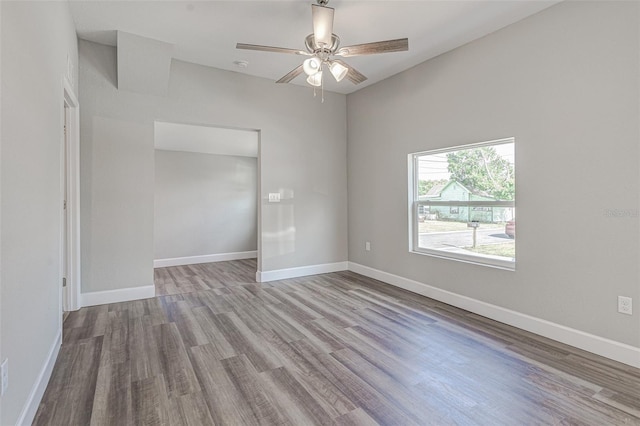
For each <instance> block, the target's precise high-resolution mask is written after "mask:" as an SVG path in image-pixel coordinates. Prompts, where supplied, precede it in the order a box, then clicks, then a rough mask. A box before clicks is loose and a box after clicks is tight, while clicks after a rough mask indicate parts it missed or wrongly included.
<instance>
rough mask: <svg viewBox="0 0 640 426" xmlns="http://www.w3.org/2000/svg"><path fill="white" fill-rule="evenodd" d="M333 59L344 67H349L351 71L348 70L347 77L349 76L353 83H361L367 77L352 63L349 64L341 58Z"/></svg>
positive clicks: (348, 78)
mask: <svg viewBox="0 0 640 426" xmlns="http://www.w3.org/2000/svg"><path fill="white" fill-rule="evenodd" d="M333 61H334V62H337V63H339V64H340V65H342V66H343V67H346V68H349V72H347V76H346V77H347V80H349V81H350V82H352V83H353V84H360V83H362V82H363V81H365V80H366V79H367V77H366V76H365V75H364V74H362V73H361V72H360V71H358V70H357V69H355V68H354V67H352V66H351V65H349V64H347V63H346V62H344V61H341V60H340V59H334V60H333Z"/></svg>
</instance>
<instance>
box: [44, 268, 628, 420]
mask: <svg viewBox="0 0 640 426" xmlns="http://www.w3.org/2000/svg"><path fill="white" fill-rule="evenodd" d="M255 268H256V264H255V261H254V260H241V261H233V262H220V263H212V264H202V265H191V266H181V267H171V268H161V269H157V270H156V285H157V293H158V294H159V295H160V296H159V297H156V298H153V299H146V300H141V301H134V302H126V303H116V304H111V305H103V306H97V307H90V308H83V309H81V310H80V311H77V312H72V313H71V314H70V315H69V317H68V319H67V320H66V321H65V323H64V338H63V345H62V348H61V350H60V355H59V357H58V360H57V362H56V365H55V368H54V371H53V375H52V378H51V380H50V382H49V385H48V387H47V390H46V392H45V395H44V397H43V400H42V403H41V404H40V408H39V410H38V413H37V415H36V418H35V421H34V424H36V425H89V424H90V425H103V424H112V425H213V424H219V425H254V424H255V425H315V424H318V425H325V424H332V425H375V424H383V425H453V424H460V425H492V426H493V425H534V424H535V425H574V424H575V425H578V424H580V425H583V424H584V425H598V426H600V425H640V370H638V369H634V368H632V367H629V366H625V365H623V364H619V363H616V362H613V361H610V360H607V359H605V358H601V357H598V356H595V355H592V354H590V353H587V352H583V351H580V350H577V349H574V348H570V347H568V346H565V345H562V344H560V343H557V342H554V341H551V340H548V339H545V338H542V337H537V336H535V335H532V334H529V333H526V332H523V331H520V330H518V329H515V328H512V327H509V326H506V325H503V324H500V323H497V322H495V321H491V320H488V319H486V318H483V317H480V316H477V315H474V314H471V313H469V312H466V311H463V310H460V309H456V308H454V307H451V306H448V305H445V304H443V303H439V302H436V301H434V300H431V299H428V298H424V297H422V296H418V295H414V294H412V293H409V292H405V291H402V290H399V289H396V288H393V287H391V286H388V285H385V284H382V283H380V282H378V281H375V280H372V279H369V278H365V277H363V276H360V275H357V274H354V273H351V272H340V273H333V274H325V275H317V276H311V277H305V278H298V279H290V280H283V281H277V282H271V283H263V284H256V283H255V282H253V281H254V279H253V276H254V273H255Z"/></svg>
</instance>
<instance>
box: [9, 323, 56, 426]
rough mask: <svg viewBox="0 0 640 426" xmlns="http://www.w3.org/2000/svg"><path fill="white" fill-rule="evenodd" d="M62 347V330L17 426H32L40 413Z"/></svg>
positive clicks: (54, 342) (50, 349)
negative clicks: (39, 407) (41, 403)
mask: <svg viewBox="0 0 640 426" xmlns="http://www.w3.org/2000/svg"><path fill="white" fill-rule="evenodd" d="M61 345H62V329H59V330H58V333H57V335H56V338H55V339H54V340H53V344H52V345H51V348H49V354H48V355H47V359H46V361H45V363H44V365H43V366H42V369H41V370H40V373H39V374H38V377H37V379H36V382H35V383H34V384H33V388H32V389H31V392H29V397H28V398H27V401H26V402H25V404H24V407H23V408H22V411H21V412H20V416H19V417H18V421H17V422H16V425H18V426H22V425H30V424H31V423H33V419H34V418H35V416H36V413H37V412H38V406H39V405H40V401H42V396H43V395H44V391H45V390H46V389H47V385H48V384H49V379H50V378H51V372H52V371H53V366H54V365H55V363H56V359H57V358H58V352H60V346H61Z"/></svg>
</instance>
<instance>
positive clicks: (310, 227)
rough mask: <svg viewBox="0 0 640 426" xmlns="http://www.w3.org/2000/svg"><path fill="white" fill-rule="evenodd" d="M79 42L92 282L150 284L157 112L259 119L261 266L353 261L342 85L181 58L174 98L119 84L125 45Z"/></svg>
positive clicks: (169, 117) (85, 273)
mask: <svg viewBox="0 0 640 426" xmlns="http://www.w3.org/2000/svg"><path fill="white" fill-rule="evenodd" d="M79 49H80V89H81V90H80V105H81V114H80V115H81V116H80V120H81V122H80V126H81V128H80V138H81V153H80V155H81V194H80V196H81V203H82V205H81V210H82V216H81V226H82V228H81V234H82V252H83V257H82V291H83V292H92V291H101V290H111V289H118V288H127V287H136V286H145V285H151V284H152V283H153V257H154V248H153V209H154V200H153V193H154V166H153V164H154V145H153V142H154V140H153V139H154V138H153V134H154V126H153V122H154V120H160V121H167V122H174V123H192V124H202V125H208V126H217V127H227V128H241V129H255V130H260V146H261V148H260V149H261V153H260V164H259V167H258V168H259V170H260V181H261V188H260V191H261V194H260V199H261V202H260V203H261V205H260V209H261V222H260V224H259V228H260V232H261V237H262V239H261V242H260V244H261V246H260V248H259V251H260V253H261V255H262V265H261V270H262V271H270V270H277V269H282V268H291V267H297V266H305V265H314V264H321V263H329V262H339V261H345V260H347V188H346V187H347V184H346V182H347V180H346V97H345V96H344V95H338V94H332V93H325V102H324V103H320V102H319V100H318V98H314V97H313V94H312V90H311V89H310V88H304V87H298V86H293V85H276V84H275V83H274V82H272V81H269V80H265V79H260V78H255V77H250V76H246V75H242V74H239V73H233V72H228V71H222V70H217V69H213V68H208V67H204V66H198V65H194V64H189V63H185V62H179V61H173V64H172V68H171V78H170V82H169V95H168V96H167V97H157V96H151V95H143V94H137V93H133V92H127V91H122V90H121V91H118V90H117V89H116V49H115V48H113V47H108V46H102V45H98V44H94V43H90V42H85V41H80V44H79ZM269 192H281V193H282V194H283V198H284V199H283V201H282V202H281V203H279V204H268V203H266V201H265V199H266V198H267V194H268V193H269ZM114 265H117V266H118V267H117V268H116V267H114Z"/></svg>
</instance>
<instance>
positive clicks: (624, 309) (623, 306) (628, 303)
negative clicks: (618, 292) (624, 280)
mask: <svg viewBox="0 0 640 426" xmlns="http://www.w3.org/2000/svg"><path fill="white" fill-rule="evenodd" d="M618 312H620V313H621V314H627V315H632V314H633V299H631V298H630V297H625V296H618Z"/></svg>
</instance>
